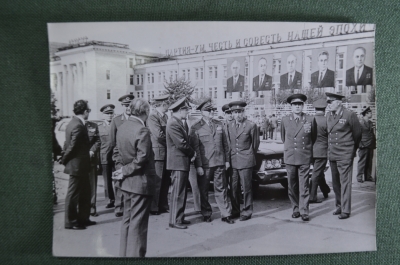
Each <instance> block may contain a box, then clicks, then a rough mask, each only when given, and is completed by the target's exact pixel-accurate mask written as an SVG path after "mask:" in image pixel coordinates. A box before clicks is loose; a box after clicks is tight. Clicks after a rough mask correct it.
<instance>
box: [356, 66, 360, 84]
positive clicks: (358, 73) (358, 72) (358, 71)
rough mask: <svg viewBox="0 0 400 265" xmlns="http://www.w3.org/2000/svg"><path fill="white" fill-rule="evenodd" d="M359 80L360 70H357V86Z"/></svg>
mask: <svg viewBox="0 0 400 265" xmlns="http://www.w3.org/2000/svg"><path fill="white" fill-rule="evenodd" d="M358 79H360V69H357V80H356V84H357V83H358Z"/></svg>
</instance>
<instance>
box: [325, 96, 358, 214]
mask: <svg viewBox="0 0 400 265" xmlns="http://www.w3.org/2000/svg"><path fill="white" fill-rule="evenodd" d="M325 94H326V96H327V99H326V102H327V103H328V108H329V112H328V113H327V114H326V116H327V120H328V122H327V123H328V134H329V135H328V144H329V145H328V146H329V148H328V159H329V164H330V168H331V171H332V185H333V191H334V192H335V197H336V210H335V211H334V212H333V214H334V215H339V216H338V217H339V219H347V218H349V217H350V213H351V183H352V175H353V159H354V157H355V154H356V150H357V148H358V146H359V143H360V140H361V127H360V122H359V121H358V118H357V115H356V113H354V112H352V111H350V110H348V109H346V108H345V107H344V106H343V105H342V99H343V98H344V96H342V95H339V94H334V93H328V92H326V93H325Z"/></svg>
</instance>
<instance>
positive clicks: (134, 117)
mask: <svg viewBox="0 0 400 265" xmlns="http://www.w3.org/2000/svg"><path fill="white" fill-rule="evenodd" d="M129 117H130V118H133V119H136V120H138V121H140V122H141V123H142V124H143V126H146V125H144V122H143V121H142V120H141V119H140V118H138V117H136V116H133V115H131V116H129Z"/></svg>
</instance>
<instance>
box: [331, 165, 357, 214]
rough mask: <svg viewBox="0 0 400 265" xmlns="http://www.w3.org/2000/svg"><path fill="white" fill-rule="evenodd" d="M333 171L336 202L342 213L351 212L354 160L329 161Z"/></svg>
mask: <svg viewBox="0 0 400 265" xmlns="http://www.w3.org/2000/svg"><path fill="white" fill-rule="evenodd" d="M329 164H330V168H331V171H332V186H333V191H334V192H335V198H336V201H335V204H336V208H337V209H341V210H342V213H347V214H350V213H351V182H352V177H353V160H352V159H348V160H339V161H329Z"/></svg>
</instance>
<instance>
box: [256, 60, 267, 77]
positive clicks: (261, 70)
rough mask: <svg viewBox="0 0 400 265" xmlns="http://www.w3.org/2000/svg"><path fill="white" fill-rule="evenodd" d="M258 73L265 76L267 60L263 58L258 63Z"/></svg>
mask: <svg viewBox="0 0 400 265" xmlns="http://www.w3.org/2000/svg"><path fill="white" fill-rule="evenodd" d="M258 71H259V73H260V75H265V74H266V73H267V60H265V59H264V58H263V59H261V60H259V61H258Z"/></svg>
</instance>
